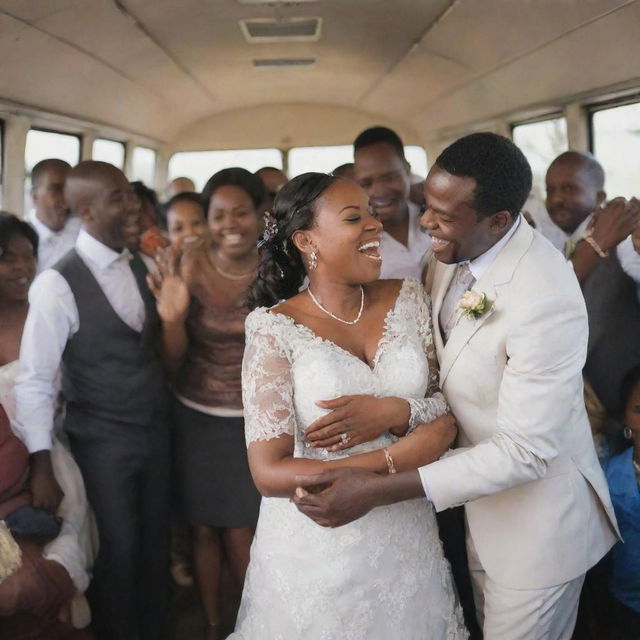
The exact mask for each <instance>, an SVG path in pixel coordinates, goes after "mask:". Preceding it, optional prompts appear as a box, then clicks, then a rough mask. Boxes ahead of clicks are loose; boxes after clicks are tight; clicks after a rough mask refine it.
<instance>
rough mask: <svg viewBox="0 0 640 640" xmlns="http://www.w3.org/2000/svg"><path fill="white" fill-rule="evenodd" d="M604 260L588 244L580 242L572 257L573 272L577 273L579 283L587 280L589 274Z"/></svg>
mask: <svg viewBox="0 0 640 640" xmlns="http://www.w3.org/2000/svg"><path fill="white" fill-rule="evenodd" d="M601 260H602V258H601V257H600V256H599V255H598V254H597V253H596V252H595V250H594V249H593V247H591V246H590V245H589V244H588V243H586V242H584V241H583V242H578V244H577V245H576V249H575V251H574V252H573V255H572V256H571V263H572V264H573V270H574V271H575V272H576V277H577V278H578V282H579V283H580V284H581V285H582V283H583V282H584V281H585V280H586V279H587V277H588V276H589V274H590V273H591V272H592V271H593V270H594V269H595V268H596V267H597V266H598V264H599V263H600V262H601Z"/></svg>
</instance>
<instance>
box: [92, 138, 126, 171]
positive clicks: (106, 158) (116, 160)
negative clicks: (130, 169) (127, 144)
mask: <svg viewBox="0 0 640 640" xmlns="http://www.w3.org/2000/svg"><path fill="white" fill-rule="evenodd" d="M91 158H92V159H93V160H101V161H102V162H109V163H110V164H112V165H114V166H115V167H118V169H123V168H124V144H122V142H116V141H115V140H107V139H105V138H96V139H95V140H94V141H93V150H92V152H91Z"/></svg>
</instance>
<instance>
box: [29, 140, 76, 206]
mask: <svg viewBox="0 0 640 640" xmlns="http://www.w3.org/2000/svg"><path fill="white" fill-rule="evenodd" d="M47 158H59V159H60V160H65V161H66V162H68V163H69V164H70V165H71V166H72V167H73V166H74V165H76V164H78V162H79V161H80V137H79V136H74V135H71V134H68V133H56V132H54V131H42V130H40V129H31V130H30V131H29V132H28V133H27V141H26V144H25V154H24V159H25V181H24V203H25V211H26V210H27V209H29V208H30V207H31V195H30V191H31V170H32V169H33V167H34V166H35V165H36V164H38V162H40V160H46V159H47Z"/></svg>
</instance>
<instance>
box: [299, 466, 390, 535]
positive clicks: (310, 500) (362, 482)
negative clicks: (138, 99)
mask: <svg viewBox="0 0 640 640" xmlns="http://www.w3.org/2000/svg"><path fill="white" fill-rule="evenodd" d="M382 479H383V477H382V476H379V475H378V474H376V473H373V472H371V471H365V470H364V469H355V468H346V469H330V470H328V471H325V472H324V473H320V474H316V475H311V476H297V477H296V484H297V485H298V488H297V489H296V492H295V495H294V496H293V498H292V499H293V501H294V502H295V504H296V506H297V507H298V509H299V510H300V511H301V512H302V513H304V514H305V515H306V516H308V517H309V518H311V519H312V520H313V521H314V522H316V523H318V524H319V525H321V526H323V527H340V526H342V525H343V524H347V523H348V522H352V521H353V520H357V519H358V518H361V517H362V516H363V515H365V514H366V513H368V512H369V511H371V509H373V507H375V506H377V498H378V495H379V493H381V492H380V491H379V489H380V481H381V480H382Z"/></svg>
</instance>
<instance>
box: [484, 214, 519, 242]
mask: <svg viewBox="0 0 640 640" xmlns="http://www.w3.org/2000/svg"><path fill="white" fill-rule="evenodd" d="M512 221H513V218H512V217H511V213H509V211H498V212H496V213H494V214H493V215H492V216H491V220H490V221H489V230H490V231H491V233H492V234H494V235H496V236H498V235H502V234H503V233H505V231H507V230H508V229H509V227H510V226H511V223H512Z"/></svg>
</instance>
